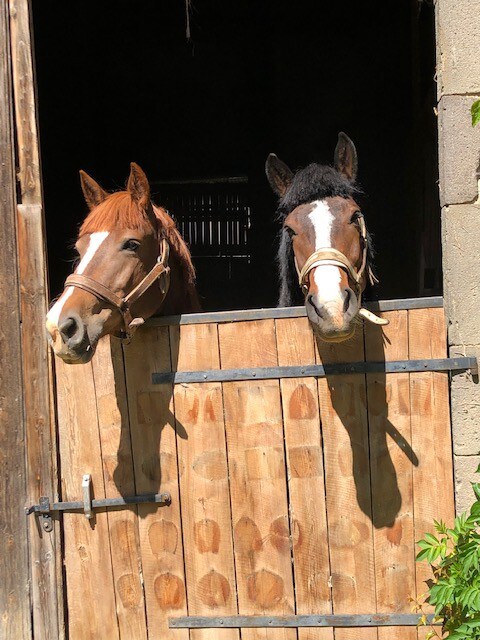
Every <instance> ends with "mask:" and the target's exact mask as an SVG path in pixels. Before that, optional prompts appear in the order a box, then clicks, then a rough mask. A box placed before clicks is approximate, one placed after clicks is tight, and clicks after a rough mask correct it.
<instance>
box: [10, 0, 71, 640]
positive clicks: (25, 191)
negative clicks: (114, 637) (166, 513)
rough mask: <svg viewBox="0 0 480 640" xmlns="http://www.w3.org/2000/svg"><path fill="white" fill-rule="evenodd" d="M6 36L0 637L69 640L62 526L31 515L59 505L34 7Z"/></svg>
mask: <svg viewBox="0 0 480 640" xmlns="http://www.w3.org/2000/svg"><path fill="white" fill-rule="evenodd" d="M0 32H1V34H2V37H1V38H0V42H1V44H0V62H1V66H0V93H1V97H0V100H1V101H2V104H1V105H0V146H1V148H2V156H3V157H2V161H3V162H2V164H1V165H0V180H1V184H2V190H3V192H2V199H1V204H0V206H1V209H2V211H1V215H2V226H1V233H2V240H3V250H2V252H1V255H0V291H2V292H3V297H4V303H3V305H2V306H1V307H0V326H1V327H2V328H3V332H4V343H3V344H2V352H3V353H2V356H3V357H2V374H1V376H0V386H1V389H0V391H1V395H2V396H3V397H4V398H5V409H4V410H3V411H0V444H1V451H2V455H3V459H4V461H5V462H4V465H5V470H6V472H5V473H4V474H2V477H1V479H0V496H1V497H0V500H1V501H2V503H3V504H2V509H0V511H2V512H3V514H4V516H3V515H0V517H1V518H2V520H3V517H4V518H5V524H6V528H7V532H8V533H7V535H8V540H9V542H10V544H11V549H10V553H8V554H6V555H5V559H4V561H3V563H2V564H1V565H0V583H1V584H2V587H1V588H0V606H1V608H2V613H3V622H2V623H0V629H3V631H5V635H4V637H8V638H22V639H25V640H28V639H29V638H35V640H44V639H45V640H46V639H55V640H56V639H57V638H58V639H60V640H61V639H62V638H64V637H65V632H64V620H63V613H64V608H63V576H62V557H61V540H60V521H59V520H57V521H56V522H55V523H54V528H53V531H52V532H47V531H41V530H40V529H39V528H38V522H37V521H36V519H35V518H34V517H30V519H28V520H27V517H26V515H25V512H24V508H25V507H26V506H29V505H31V504H32V503H38V501H39V498H40V497H41V496H48V497H49V498H51V499H53V500H57V499H58V478H57V464H56V461H57V452H56V451H57V438H56V416H55V406H54V400H53V398H54V395H53V371H52V368H53V366H52V365H53V363H52V358H51V355H50V352H49V348H48V345H47V342H46V339H45V332H44V330H43V327H44V322H45V313H46V310H47V305H48V278H47V260H46V235H45V220H44V212H43V194H42V184H41V168H40V150H39V138H38V125H37V107H36V90H35V72H34V57H33V35H32V29H31V3H30V1H29V0H0ZM2 400H3V398H2ZM2 408H3V407H2ZM12 594H13V596H14V597H12ZM2 625H3V626H2ZM0 635H1V634H0Z"/></svg>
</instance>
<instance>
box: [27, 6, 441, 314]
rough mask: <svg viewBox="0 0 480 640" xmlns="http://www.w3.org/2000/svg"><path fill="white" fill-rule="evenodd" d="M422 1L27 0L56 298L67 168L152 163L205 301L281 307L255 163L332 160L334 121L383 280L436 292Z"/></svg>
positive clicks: (68, 222)
mask: <svg viewBox="0 0 480 640" xmlns="http://www.w3.org/2000/svg"><path fill="white" fill-rule="evenodd" d="M431 4H432V3H429V2H422V3H419V2H418V0H412V1H411V2H382V1H381V0H375V1H372V2H369V3H359V2H355V0H343V1H342V2H336V3H320V2H315V1H314V0H308V1H307V0H299V1H298V2H295V3H293V4H292V3H291V2H287V0H276V2H271V1H268V2H261V3H259V2H252V1H244V2H231V3H225V2H219V1H218V0H197V1H195V2H193V3H190V12H189V28H190V38H187V29H186V27H187V25H186V6H185V3H183V2H175V3H173V2H158V1H155V0H142V1H141V2H140V1H139V2H131V1H127V0H102V2H101V3H99V2H93V1H92V0H87V1H84V2H82V3H65V2H58V0H41V1H40V0H34V1H33V13H34V34H35V54H36V69H37V84H38V106H39V118H40V137H41V151H42V171H43V181H44V192H45V206H46V224H47V237H48V240H47V242H48V260H49V276H50V287H51V295H52V297H54V296H56V295H58V294H59V293H60V291H61V289H62V286H63V281H64V279H65V277H66V276H67V275H68V273H70V271H71V268H72V265H71V259H72V257H73V251H72V244H73V240H74V239H75V237H76V234H77V229H78V226H79V224H80V222H81V221H82V219H83V217H84V216H85V214H86V206H85V204H84V202H83V198H82V194H81V190H80V185H79V178H78V170H79V169H84V170H85V171H87V172H88V173H89V174H90V175H92V176H93V177H94V178H95V179H96V180H98V181H99V182H100V184H102V186H103V187H104V188H107V189H118V188H121V187H122V186H123V184H124V182H125V180H126V178H127V176H128V171H129V163H130V162H131V161H136V162H138V163H139V164H140V165H141V166H142V167H143V168H144V170H145V171H146V173H147V175H148V177H149V179H150V181H151V184H152V191H153V193H154V200H155V201H156V202H157V203H158V204H163V205H166V206H167V208H168V209H169V211H170V212H171V213H172V214H173V215H174V217H176V219H177V221H178V224H179V226H180V229H181V231H182V232H183V234H184V236H185V237H186V239H187V240H188V241H189V243H190V246H191V250H192V254H193V256H194V262H195V264H196V267H197V272H198V287H199V291H200V295H201V298H202V304H203V308H204V309H205V310H223V309H240V308H254V307H268V306H275V305H276V301H277V292H278V285H277V273H276V263H275V253H276V242H277V234H278V223H277V222H276V220H275V208H276V202H275V198H274V196H273V194H272V193H271V191H270V188H269V185H268V183H267V180H266V178H265V173H264V163H265V159H266V157H267V155H268V153H270V152H272V151H273V152H275V153H277V155H278V156H279V157H280V158H282V159H283V160H284V161H285V162H286V163H287V164H288V165H289V166H290V167H291V168H293V169H294V168H297V167H300V166H303V165H305V164H308V163H309V162H312V161H321V162H324V163H331V162H332V159H333V150H334V147H335V143H336V138H337V134H338V132H339V131H340V130H343V131H345V132H346V133H347V134H348V135H349V136H350V137H351V138H352V139H353V140H354V142H355V144H356V146H357V151H358V156H359V182H360V184H361V187H362V189H363V191H364V195H363V196H362V197H361V200H360V203H361V206H362V210H363V212H364V214H365V218H366V222H367V226H368V228H369V230H370V231H371V233H372V234H373V236H374V242H375V248H376V254H377V255H376V259H375V264H376V270H377V274H378V276H379V278H380V284H379V285H378V286H377V287H375V289H374V290H372V291H371V292H369V294H368V296H369V297H370V298H383V299H385V298H405V297H415V296H423V295H434V294H439V293H441V243H440V207H439V202H438V193H437V191H438V190H437V172H438V169H437V138H436V116H435V113H434V105H435V83H434V73H435V39H434V15H433V6H431Z"/></svg>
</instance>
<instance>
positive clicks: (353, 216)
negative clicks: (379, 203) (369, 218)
mask: <svg viewBox="0 0 480 640" xmlns="http://www.w3.org/2000/svg"><path fill="white" fill-rule="evenodd" d="M361 215H362V212H361V211H355V213H354V214H353V215H352V217H351V218H350V224H355V222H357V220H358V219H359V218H360V217H361Z"/></svg>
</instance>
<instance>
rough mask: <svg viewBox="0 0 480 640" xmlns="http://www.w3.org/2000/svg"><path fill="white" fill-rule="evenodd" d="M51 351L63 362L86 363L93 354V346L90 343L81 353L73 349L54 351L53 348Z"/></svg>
mask: <svg viewBox="0 0 480 640" xmlns="http://www.w3.org/2000/svg"><path fill="white" fill-rule="evenodd" d="M53 351H54V353H55V355H56V356H57V358H60V360H63V362H65V364H87V362H90V360H91V359H92V358H93V356H94V354H95V348H94V347H92V346H91V345H88V347H87V348H86V349H85V351H82V352H81V353H76V352H75V351H61V350H60V351H55V349H54V350H53Z"/></svg>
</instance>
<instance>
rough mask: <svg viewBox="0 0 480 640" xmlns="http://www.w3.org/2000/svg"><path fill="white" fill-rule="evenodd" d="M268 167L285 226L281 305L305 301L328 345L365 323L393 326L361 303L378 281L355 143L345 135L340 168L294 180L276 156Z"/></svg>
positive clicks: (311, 171) (300, 174) (306, 172)
mask: <svg viewBox="0 0 480 640" xmlns="http://www.w3.org/2000/svg"><path fill="white" fill-rule="evenodd" d="M265 169H266V174H267V178H268V181H269V183H270V186H271V187H272V189H273V191H274V192H275V193H276V194H277V196H278V197H279V205H278V209H277V216H278V220H279V221H280V222H281V224H282V230H281V236H280V243H279V249H278V267H279V276H280V298H279V303H278V306H280V307H289V306H293V305H295V304H299V303H301V302H303V303H304V304H305V307H306V311H307V315H308V318H309V320H310V322H311V324H312V326H313V329H314V331H315V332H316V334H317V335H318V336H319V337H320V338H322V339H323V340H325V341H328V342H342V341H344V340H347V339H349V338H350V337H351V336H352V335H353V334H354V332H355V326H356V324H358V322H359V318H360V317H363V318H365V319H367V320H369V321H371V322H374V323H375V324H387V321H386V320H384V319H382V318H378V317H377V316H375V315H374V314H373V313H371V312H370V311H367V310H366V309H363V308H362V305H361V298H362V293H363V291H364V289H365V286H366V283H367V278H370V281H371V283H372V284H374V282H376V281H377V280H376V278H375V276H374V275H373V272H372V269H371V265H370V258H371V242H370V237H369V234H368V232H367V229H366V226H365V221H364V218H363V214H362V212H361V209H360V206H359V205H358V203H357V202H356V200H355V197H356V196H357V194H358V193H359V190H358V188H357V187H356V185H355V179H356V175H357V152H356V149H355V145H354V144H353V142H352V141H351V140H350V138H349V137H348V136H347V135H346V134H345V133H343V132H340V133H339V135H338V142H337V145H336V148H335V153H334V166H333V167H330V166H325V165H320V164H316V163H313V164H310V165H308V166H307V167H305V168H303V169H300V170H299V171H297V172H296V173H295V174H294V173H293V172H292V171H291V170H290V169H289V167H288V166H287V165H286V164H285V163H284V162H282V161H281V160H280V159H279V158H278V157H277V156H276V155H275V154H273V153H271V154H270V155H269V156H268V158H267V161H266V166H265ZM302 294H303V295H302Z"/></svg>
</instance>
